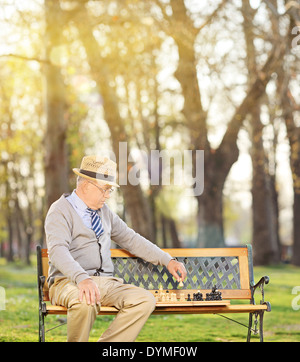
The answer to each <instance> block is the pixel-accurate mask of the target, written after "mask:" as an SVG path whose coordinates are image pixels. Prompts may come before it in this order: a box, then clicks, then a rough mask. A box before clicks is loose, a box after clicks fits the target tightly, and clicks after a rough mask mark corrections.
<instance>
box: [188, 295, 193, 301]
mask: <svg viewBox="0 0 300 362" xmlns="http://www.w3.org/2000/svg"><path fill="white" fill-rule="evenodd" d="M187 301H188V302H191V301H192V299H191V295H190V294H188V298H187Z"/></svg>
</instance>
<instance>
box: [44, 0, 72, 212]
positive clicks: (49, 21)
mask: <svg viewBox="0 0 300 362" xmlns="http://www.w3.org/2000/svg"><path fill="white" fill-rule="evenodd" d="M45 16H46V34H45V43H46V59H47V60H48V61H49V63H47V64H46V65H45V67H44V69H45V71H44V75H45V88H46V97H45V98H46V100H45V102H46V117H47V128H46V134H45V149H46V153H45V186H46V207H47V208H49V206H50V205H51V204H52V203H53V202H54V201H55V200H57V199H58V198H59V197H60V196H61V195H62V194H63V193H64V192H68V190H69V186H68V162H67V146H66V130H67V127H66V122H65V120H64V108H65V92H64V81H63V77H62V74H61V71H60V69H59V67H58V66H57V65H55V64H52V58H51V56H52V55H53V54H54V52H53V51H54V50H57V48H56V49H55V47H57V46H58V45H59V43H60V39H61V36H62V26H61V25H62V24H60V21H59V19H60V6H59V1H53V0H45Z"/></svg>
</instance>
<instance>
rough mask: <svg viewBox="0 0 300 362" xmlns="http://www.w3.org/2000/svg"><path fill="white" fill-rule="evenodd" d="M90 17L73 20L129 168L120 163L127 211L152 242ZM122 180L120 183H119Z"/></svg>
mask: <svg viewBox="0 0 300 362" xmlns="http://www.w3.org/2000/svg"><path fill="white" fill-rule="evenodd" d="M82 18H84V19H87V21H86V22H85V23H82ZM88 18H89V17H88V14H87V12H86V10H85V8H80V18H78V19H77V18H76V14H75V16H74V18H73V20H74V21H75V24H76V27H77V29H78V31H79V36H80V39H81V41H82V43H83V45H84V47H85V50H86V54H87V57H88V61H89V65H90V67H91V74H92V77H93V79H94V80H95V82H96V84H97V87H98V90H99V94H100V95H101V97H102V99H103V108H104V112H105V119H106V122H107V125H108V127H109V130H110V132H111V139H112V147H113V151H114V154H115V156H116V160H117V162H118V160H122V162H125V163H126V165H124V164H123V165H122V164H120V163H119V165H118V166H119V176H120V177H121V178H122V179H123V180H124V176H125V178H126V179H127V184H126V185H121V190H122V192H123V196H124V200H125V207H126V211H127V212H128V214H129V215H130V221H131V225H132V228H133V229H134V230H135V231H136V232H138V233H139V234H141V235H143V236H144V237H146V238H147V239H149V240H153V236H154V234H153V228H152V215H151V210H150V206H149V204H148V202H147V199H146V198H145V196H144V194H143V191H142V189H141V186H140V184H138V185H132V184H131V183H130V182H128V177H127V173H128V172H129V171H130V168H131V165H130V164H129V163H128V165H127V161H128V155H129V154H130V150H129V144H128V142H127V141H128V137H127V134H126V131H125V127H124V124H123V120H122V118H121V116H120V113H119V109H118V100H117V96H116V94H115V93H114V91H113V88H112V87H111V86H110V85H109V82H110V80H112V79H113V76H112V74H111V69H110V67H109V65H108V64H106V63H105V60H104V59H102V61H101V58H100V55H99V54H100V53H101V52H100V47H99V44H98V42H97V40H96V39H95V37H94V35H93V32H92V28H91V26H90V25H89V22H88ZM121 142H126V146H127V147H126V154H123V155H120V154H119V148H120V143H121ZM127 166H128V167H127ZM124 169H125V172H126V175H120V171H121V170H124ZM120 177H119V179H120Z"/></svg>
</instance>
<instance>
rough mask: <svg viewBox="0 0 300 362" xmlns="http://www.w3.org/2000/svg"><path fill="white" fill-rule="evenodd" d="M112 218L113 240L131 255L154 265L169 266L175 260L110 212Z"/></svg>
mask: <svg viewBox="0 0 300 362" xmlns="http://www.w3.org/2000/svg"><path fill="white" fill-rule="evenodd" d="M109 212H110V218H111V238H112V240H113V241H115V242H116V243H117V244H118V245H120V246H121V247H122V248H124V249H126V250H128V251H129V252H130V253H131V254H133V255H135V256H137V257H139V258H141V259H143V260H145V261H148V262H150V263H152V264H154V265H157V264H159V265H164V266H167V265H168V264H169V261H170V260H171V259H173V258H172V257H171V255H169V254H168V253H166V252H164V251H163V250H161V249H160V248H159V247H158V246H157V245H155V244H153V243H152V242H151V241H149V240H148V239H146V238H144V237H143V236H141V235H140V234H138V233H137V232H135V231H134V230H132V229H131V228H129V227H128V226H127V224H126V223H125V222H124V221H123V220H122V219H121V218H120V217H119V216H118V215H117V214H115V213H114V212H112V211H111V210H109Z"/></svg>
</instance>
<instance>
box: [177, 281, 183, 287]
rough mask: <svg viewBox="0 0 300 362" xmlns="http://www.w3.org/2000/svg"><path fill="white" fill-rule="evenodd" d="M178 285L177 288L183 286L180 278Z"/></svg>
mask: <svg viewBox="0 0 300 362" xmlns="http://www.w3.org/2000/svg"><path fill="white" fill-rule="evenodd" d="M178 286H179V288H182V287H183V282H182V280H180V282H179V284H178Z"/></svg>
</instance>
